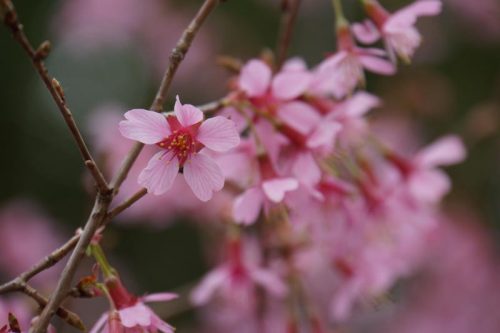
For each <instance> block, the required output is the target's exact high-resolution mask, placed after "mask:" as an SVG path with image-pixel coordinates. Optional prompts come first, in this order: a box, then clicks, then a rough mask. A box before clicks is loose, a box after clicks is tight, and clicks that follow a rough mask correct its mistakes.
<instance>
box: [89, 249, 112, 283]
mask: <svg viewBox="0 0 500 333" xmlns="http://www.w3.org/2000/svg"><path fill="white" fill-rule="evenodd" d="M90 252H91V253H92V256H93V257H94V259H95V260H96V261H97V263H98V264H99V267H100V268H101V270H102V273H103V274H104V277H105V278H110V277H116V270H115V269H114V268H113V267H111V265H110V264H109V261H108V259H107V258H106V255H105V254H104V251H103V250H102V248H101V246H100V245H99V244H90Z"/></svg>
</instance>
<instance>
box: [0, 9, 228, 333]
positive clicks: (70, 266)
mask: <svg viewBox="0 0 500 333" xmlns="http://www.w3.org/2000/svg"><path fill="white" fill-rule="evenodd" d="M1 1H8V0H1ZM218 2H219V1H218V0H205V1H204V3H203V5H202V6H201V8H200V9H199V10H198V12H197V14H196V15H195V17H194V18H193V20H192V21H191V22H190V24H189V25H188V27H187V28H186V30H185V31H184V32H183V34H182V36H181V38H180V39H179V41H178V43H177V45H176V47H175V48H174V49H173V51H172V54H171V55H170V58H169V59H170V63H169V66H168V68H167V70H166V72H165V74H164V76H163V79H162V82H161V84H160V87H159V89H158V92H157V94H156V96H155V99H154V101H153V103H152V105H151V109H152V110H154V111H157V112H161V111H162V109H163V103H164V100H165V98H166V95H167V92H168V89H169V88H170V85H171V83H172V80H173V77H174V75H175V73H176V71H177V69H178V67H179V65H180V63H181V62H182V60H183V59H184V56H185V55H186V53H187V52H188V50H189V48H190V46H191V44H192V41H193V39H194V37H195V36H196V33H197V32H198V31H199V29H200V27H201V25H202V23H203V22H204V21H205V19H206V18H207V17H208V15H209V14H210V13H211V12H212V10H213V9H214V8H215V6H216V5H217V4H218ZM142 147H143V145H142V144H137V145H135V146H134V147H133V148H132V150H131V151H130V152H129V154H128V155H127V156H126V158H125V160H124V162H123V163H122V166H121V168H120V170H119V171H118V173H117V175H116V176H115V177H114V178H113V181H112V182H111V188H112V189H113V191H112V192H109V193H108V192H106V193H98V195H97V198H96V201H95V203H94V208H93V209H92V212H91V214H90V216H89V218H88V220H87V223H86V224H85V227H84V229H83V232H82V234H81V236H80V239H79V240H78V243H77V244H76V246H75V249H74V250H73V253H72V254H71V256H70V258H69V261H68V263H67V265H66V267H65V268H64V270H63V273H62V275H61V278H60V280H59V282H58V284H57V287H56V289H55V290H54V292H53V294H52V296H51V297H50V299H49V301H48V303H47V306H45V308H44V310H43V311H42V313H41V314H40V317H39V319H38V320H37V321H36V322H35V323H34V325H33V327H32V328H31V330H30V332H32V333H44V332H46V330H47V326H48V324H49V322H50V319H51V318H52V316H53V315H54V314H55V312H56V309H57V308H58V307H59V306H60V304H61V303H62V301H63V300H64V299H65V297H66V295H67V294H68V290H69V289H70V285H71V281H72V279H73V276H74V274H75V272H76V269H77V267H78V264H79V263H80V261H81V259H82V258H83V256H84V254H85V250H86V248H87V247H88V245H89V243H90V241H91V239H92V237H93V235H94V234H95V232H96V230H97V229H98V228H99V227H100V226H101V225H102V224H103V222H104V220H105V218H106V215H107V210H108V208H109V205H110V203H111V200H112V199H113V196H114V195H115V194H116V193H117V192H118V190H119V188H120V186H121V184H122V183H123V181H124V180H125V179H126V177H127V175H128V172H129V171H130V168H131V167H132V165H133V164H134V162H135V160H136V159H137V157H138V156H139V154H140V152H141V150H142Z"/></svg>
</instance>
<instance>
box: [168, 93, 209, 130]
mask: <svg viewBox="0 0 500 333" xmlns="http://www.w3.org/2000/svg"><path fill="white" fill-rule="evenodd" d="M174 112H175V115H176V117H177V120H178V121H179V123H180V124H181V125H182V126H184V127H188V126H191V125H194V124H196V123H199V122H200V121H202V120H203V112H201V110H200V109H198V108H197V107H195V106H193V105H191V104H184V105H182V104H181V101H180V100H179V96H177V100H176V102H175V106H174Z"/></svg>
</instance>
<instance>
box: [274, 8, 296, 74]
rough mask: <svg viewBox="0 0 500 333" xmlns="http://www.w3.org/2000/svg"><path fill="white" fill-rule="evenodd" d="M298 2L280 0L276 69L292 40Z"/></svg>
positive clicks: (279, 66)
mask: <svg viewBox="0 0 500 333" xmlns="http://www.w3.org/2000/svg"><path fill="white" fill-rule="evenodd" d="M300 2H301V0H282V5H281V11H282V14H281V22H280V30H279V33H278V34H279V35H278V43H277V45H276V56H277V60H276V69H277V70H279V69H280V68H281V66H282V65H283V63H284V62H285V59H286V56H287V53H288V48H289V47H290V42H291V40H292V32H293V27H294V25H295V22H296V21H297V14H298V12H299V7H300Z"/></svg>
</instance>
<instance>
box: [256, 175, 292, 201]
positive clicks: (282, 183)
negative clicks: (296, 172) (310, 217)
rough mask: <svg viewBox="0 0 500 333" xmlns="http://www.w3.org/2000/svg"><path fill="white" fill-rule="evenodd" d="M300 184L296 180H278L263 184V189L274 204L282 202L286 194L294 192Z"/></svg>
mask: <svg viewBox="0 0 500 333" xmlns="http://www.w3.org/2000/svg"><path fill="white" fill-rule="evenodd" d="M298 187H299V182H298V181H297V180H296V179H294V178H276V179H272V180H268V181H265V182H263V183H262V189H263V190H264V193H265V194H266V196H267V198H268V199H269V200H271V201H273V202H281V201H282V200H283V198H284V197H285V194H286V192H289V191H294V190H296V189H297V188H298Z"/></svg>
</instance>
